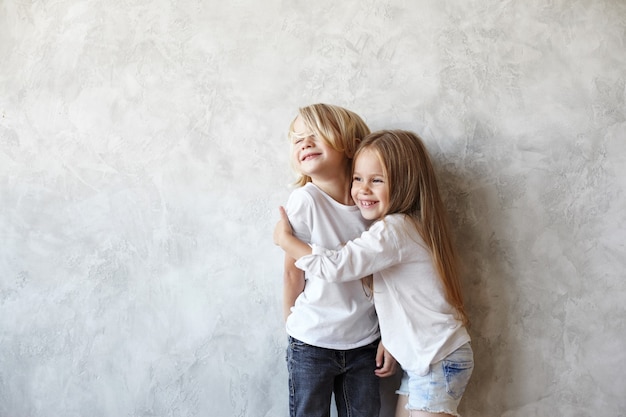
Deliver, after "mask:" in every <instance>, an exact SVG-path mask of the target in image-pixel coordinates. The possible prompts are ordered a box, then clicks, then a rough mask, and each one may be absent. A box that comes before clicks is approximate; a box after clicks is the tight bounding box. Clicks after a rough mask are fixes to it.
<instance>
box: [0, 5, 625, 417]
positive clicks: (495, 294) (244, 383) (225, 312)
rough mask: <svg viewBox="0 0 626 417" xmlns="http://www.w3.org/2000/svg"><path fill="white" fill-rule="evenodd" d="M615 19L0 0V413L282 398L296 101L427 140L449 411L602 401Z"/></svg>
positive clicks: (611, 237) (619, 309) (619, 276)
mask: <svg viewBox="0 0 626 417" xmlns="http://www.w3.org/2000/svg"><path fill="white" fill-rule="evenodd" d="M625 43H626V3H625V2H623V1H621V0H597V1H592V0H553V1H548V2H546V1H537V0H524V1H521V0H507V1H495V0H468V1H463V2H453V1H439V0H437V1H434V0H433V1H430V0H416V1H406V0H387V1H370V0H365V1H354V0H349V1H341V2H337V1H331V0H319V1H316V2H305V1H301V0H295V1H280V0H264V1H263V2H259V1H253V0H237V1H232V2H217V1H212V0H211V1H198V0H178V1H174V0H169V1H168V0H140V1H125V0H107V1H103V0H85V1H78V0H59V1H18V0H2V1H0V57H1V58H0V238H1V241H2V245H1V249H0V416H2V417H53V416H54V417H57V416H63V417H84V416H90V417H119V416H137V417H140V416H141V417H148V416H159V417H160V416H177V417H179V416H215V417H231V416H241V417H244V416H246V417H247V416H250V417H253V416H254V417H259V416H268V417H284V416H287V378H286V369H285V364H284V349H285V345H286V340H285V334H284V329H283V325H282V318H281V312H280V297H281V279H282V278H281V271H282V253H281V251H280V250H279V249H277V248H276V247H274V246H273V244H272V240H271V232H272V229H273V226H274V223H275V221H276V220H277V210H276V208H277V206H278V205H280V204H282V203H284V202H285V201H286V199H287V196H288V194H289V192H290V188H289V184H290V183H291V181H292V180H293V179H294V176H293V174H292V172H291V171H290V168H289V164H288V159H287V155H288V145H287V141H286V130H287V126H288V124H289V122H290V121H291V119H292V118H293V117H294V115H295V112H296V109H297V108H298V107H299V106H303V105H306V104H310V103H315V102H327V103H333V104H338V105H342V106H345V107H348V108H350V109H352V110H354V111H356V112H358V113H359V114H361V115H362V116H363V117H364V119H365V120H366V121H367V122H368V124H369V125H370V127H371V128H372V129H374V130H375V129H380V128H404V129H410V130H414V131H416V132H418V133H419V134H420V135H421V136H422V137H423V138H424V139H425V141H426V143H427V144H428V147H429V149H430V151H431V153H432V154H433V156H434V159H435V163H436V165H437V169H438V171H439V173H440V177H441V183H442V186H443V191H444V196H445V199H446V203H447V205H448V207H449V209H450V212H451V215H452V218H453V223H454V233H455V239H456V241H457V243H458V245H459V247H460V249H461V254H462V258H463V263H464V267H465V274H464V280H463V286H464V290H465V293H466V298H467V305H468V310H469V313H470V316H471V319H472V322H473V326H472V328H471V335H472V337H473V346H474V350H475V355H476V369H475V373H474V376H473V378H472V381H471V384H470V386H469V387H468V390H467V392H466V395H465V398H464V400H463V402H462V406H461V411H462V412H463V414H464V416H467V417H495V416H502V417H522V416H523V417H532V416H537V417H543V416H563V417H565V416H567V417H572V416H580V417H583V416H591V415H598V414H602V415H606V416H615V417H624V416H626V400H625V398H626V397H625V396H624V393H626V380H625V379H624V376H623V363H624V361H625V360H626V355H625V353H624V347H625V346H626V328H625V324H624V323H625V322H626V321H625V319H626V314H625V307H624V305H625V301H626V281H625V280H624V275H625V273H626V260H625V259H626V256H625V250H624V240H625V238H626V233H625V232H626V216H625V208H626V204H625V203H626V197H625V194H624V193H625V185H626V179H625V178H626V134H625V131H626V106H625V97H626V90H625V85H626V54H625V53H624V51H625ZM383 414H384V413H383Z"/></svg>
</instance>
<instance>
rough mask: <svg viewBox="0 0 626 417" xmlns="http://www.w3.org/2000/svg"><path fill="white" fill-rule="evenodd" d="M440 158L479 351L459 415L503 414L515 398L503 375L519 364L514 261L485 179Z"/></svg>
mask: <svg viewBox="0 0 626 417" xmlns="http://www.w3.org/2000/svg"><path fill="white" fill-rule="evenodd" d="M437 157H438V155H433V163H434V164H435V167H436V169H437V173H438V176H439V177H438V178H439V184H440V188H441V190H440V191H441V194H442V198H443V200H444V204H445V205H446V207H447V208H448V214H449V215H450V220H451V226H452V233H453V234H454V239H455V243H456V245H457V248H458V250H459V255H460V258H461V264H462V272H463V273H462V288H463V291H464V301H465V306H466V309H467V313H468V315H469V318H470V322H471V323H470V328H469V332H470V336H471V337H472V348H473V350H474V362H475V365H474V372H473V374H472V378H471V380H470V383H469V385H468V387H467V390H466V392H465V395H464V397H463V400H462V401H461V405H460V407H459V412H460V413H461V414H462V415H463V416H467V417H473V416H489V415H499V414H498V411H501V410H502V409H503V404H502V401H503V398H507V397H509V396H508V395H507V393H506V389H507V386H508V384H507V383H506V382H507V381H506V375H507V373H506V372H502V371H501V370H507V369H510V367H511V366H512V365H513V364H512V358H511V356H510V355H511V354H510V349H509V348H508V347H509V346H511V345H512V344H513V343H514V341H512V340H511V337H512V335H511V334H510V328H511V323H508V321H509V314H508V309H507V306H509V305H511V301H512V300H510V299H509V298H510V294H512V293H513V292H511V289H508V288H507V287H506V285H505V279H506V276H507V275H508V274H507V271H508V269H509V268H508V261H507V258H506V256H505V255H506V254H505V251H504V250H503V248H502V247H501V241H500V240H499V238H498V236H503V234H504V233H505V231H503V230H496V229H494V226H493V224H492V223H491V222H490V215H489V213H493V212H494V210H496V209H497V208H496V207H490V202H493V201H497V200H494V199H493V198H490V197H493V196H490V195H489V189H488V188H487V187H485V186H484V185H485V183H487V182H488V179H487V178H485V174H484V173H480V172H478V170H475V171H473V170H472V169H471V167H467V166H460V165H459V164H458V161H457V162H451V161H447V162H445V163H444V161H442V160H438V158H437ZM503 378H504V379H503Z"/></svg>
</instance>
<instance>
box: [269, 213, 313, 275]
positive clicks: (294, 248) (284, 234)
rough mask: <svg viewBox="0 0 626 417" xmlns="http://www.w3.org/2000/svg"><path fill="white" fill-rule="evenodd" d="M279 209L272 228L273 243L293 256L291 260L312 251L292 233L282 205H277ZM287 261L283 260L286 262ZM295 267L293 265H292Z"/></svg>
mask: <svg viewBox="0 0 626 417" xmlns="http://www.w3.org/2000/svg"><path fill="white" fill-rule="evenodd" d="M279 211H280V220H279V221H278V223H277V224H276V227H275V228H274V243H275V244H276V245H278V246H280V247H281V249H282V250H284V251H285V253H286V254H287V255H288V256H290V257H291V258H293V259H292V260H293V262H295V261H296V260H298V259H300V258H302V257H303V256H305V255H310V254H311V253H313V250H312V249H311V247H310V246H309V245H308V244H306V243H304V242H303V241H301V240H300V239H298V238H297V237H295V236H294V235H293V230H292V229H291V225H290V224H289V218H288V217H287V213H286V212H285V209H284V208H283V207H279ZM286 262H287V261H285V263H286ZM294 268H295V266H294ZM285 272H287V267H286V266H285Z"/></svg>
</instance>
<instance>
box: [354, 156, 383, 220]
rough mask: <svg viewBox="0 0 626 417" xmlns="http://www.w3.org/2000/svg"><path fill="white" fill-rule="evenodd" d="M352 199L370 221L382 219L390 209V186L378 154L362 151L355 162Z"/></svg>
mask: <svg viewBox="0 0 626 417" xmlns="http://www.w3.org/2000/svg"><path fill="white" fill-rule="evenodd" d="M352 199H353V200H354V202H355V203H356V205H357V206H358V207H359V210H361V215H362V216H363V217H364V218H366V219H368V220H378V219H381V218H382V217H383V216H384V215H385V213H387V209H388V208H389V184H388V183H387V178H386V176H385V175H384V171H383V167H382V165H381V163H380V159H379V158H378V155H377V154H376V152H374V151H373V150H371V149H365V150H363V151H361V153H360V154H359V156H358V157H357V159H356V160H355V162H354V173H353V174H352Z"/></svg>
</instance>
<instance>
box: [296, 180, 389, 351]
mask: <svg viewBox="0 0 626 417" xmlns="http://www.w3.org/2000/svg"><path fill="white" fill-rule="evenodd" d="M285 209H286V211H287V215H288V216H289V222H290V223H291V226H292V227H293V230H294V235H295V236H297V237H298V238H299V239H300V240H303V241H304V242H307V243H310V244H316V245H320V246H323V247H327V248H340V247H341V246H342V245H343V244H344V243H345V242H347V241H348V240H350V239H354V238H356V237H358V236H359V235H360V234H361V233H362V232H363V231H364V230H365V229H366V228H367V226H368V225H369V223H370V222H369V221H367V220H365V219H363V217H362V216H361V214H360V212H359V209H358V208H357V207H356V206H346V205H343V204H340V203H338V202H337V201H335V200H333V199H332V198H331V197H330V196H329V195H327V194H326V193H324V192H323V191H322V190H320V189H319V188H318V187H317V186H315V185H314V184H312V183H307V184H306V185H305V186H304V187H301V188H298V189H296V190H294V191H293V192H292V193H291V195H290V196H289V200H288V202H287V205H286V206H285ZM358 278H360V277H357V280H353V281H349V282H328V281H324V280H321V279H311V273H309V272H305V279H306V284H305V287H304V291H303V292H302V293H301V294H300V295H299V296H298V298H297V299H296V302H295V305H294V307H292V308H291V314H290V315H289V317H288V318H287V324H286V328H287V333H288V334H289V335H290V336H292V337H294V338H296V339H298V340H301V341H303V342H305V343H308V344H309V345H313V346H317V347H323V348H327V349H337V350H347V349H354V348H357V347H361V346H365V345H367V344H369V343H371V342H373V341H375V340H376V339H378V338H379V337H380V332H379V330H378V319H377V317H376V310H375V308H374V304H373V302H372V300H371V299H369V298H368V297H367V295H366V294H365V291H364V289H363V286H362V285H361V281H359V280H358Z"/></svg>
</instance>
